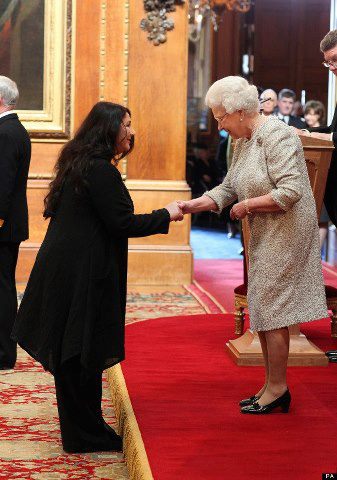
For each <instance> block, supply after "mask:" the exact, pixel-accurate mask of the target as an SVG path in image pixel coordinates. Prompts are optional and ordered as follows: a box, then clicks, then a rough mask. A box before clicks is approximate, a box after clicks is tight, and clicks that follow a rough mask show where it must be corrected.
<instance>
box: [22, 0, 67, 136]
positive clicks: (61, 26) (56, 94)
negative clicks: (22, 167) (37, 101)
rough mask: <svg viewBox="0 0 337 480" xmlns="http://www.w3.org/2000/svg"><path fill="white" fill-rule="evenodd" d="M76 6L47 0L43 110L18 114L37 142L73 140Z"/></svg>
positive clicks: (62, 0) (45, 1)
mask: <svg viewBox="0 0 337 480" xmlns="http://www.w3.org/2000/svg"><path fill="white" fill-rule="evenodd" d="M74 4H75V0H44V54H43V55H44V59H43V107H42V109H40V110H19V109H18V110H16V112H17V113H18V115H19V118H20V120H21V121H22V123H23V125H24V126H25V127H26V129H27V130H28V131H29V133H30V136H31V137H32V139H34V138H35V139H37V141H40V140H42V141H48V140H50V141H52V142H55V141H57V140H58V139H59V141H65V140H66V139H68V138H69V137H70V133H71V71H72V65H71V59H72V57H73V55H72V37H73V35H72V32H73V24H74V18H73V17H74V15H73V8H74Z"/></svg>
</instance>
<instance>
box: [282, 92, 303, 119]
mask: <svg viewBox="0 0 337 480" xmlns="http://www.w3.org/2000/svg"><path fill="white" fill-rule="evenodd" d="M295 100H296V94H295V92H294V91H293V90H290V89H289V88H283V89H282V90H281V91H280V92H279V94H278V102H277V106H278V111H277V117H278V118H279V119H280V120H282V122H284V123H286V124H287V125H289V126H290V127H295V128H305V123H304V122H303V121H302V120H301V119H300V118H299V117H295V116H294V115H292V114H291V112H292V110H293V108H294V104H295Z"/></svg>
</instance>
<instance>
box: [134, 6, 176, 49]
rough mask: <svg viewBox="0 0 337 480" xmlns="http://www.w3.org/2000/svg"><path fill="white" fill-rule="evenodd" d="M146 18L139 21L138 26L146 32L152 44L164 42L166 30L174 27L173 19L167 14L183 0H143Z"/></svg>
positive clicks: (156, 44)
mask: <svg viewBox="0 0 337 480" xmlns="http://www.w3.org/2000/svg"><path fill="white" fill-rule="evenodd" d="M143 1H144V10H145V12H147V15H146V18H143V19H142V20H141V22H140V28H141V29H142V30H145V31H146V32H148V36H147V38H148V39H149V40H150V42H152V43H153V45H155V46H158V45H160V44H161V43H165V42H166V40H167V38H166V35H167V32H168V31H169V30H173V29H174V21H173V20H172V18H170V17H168V16H167V14H168V13H170V12H174V11H175V10H176V5H183V4H184V3H185V0H143Z"/></svg>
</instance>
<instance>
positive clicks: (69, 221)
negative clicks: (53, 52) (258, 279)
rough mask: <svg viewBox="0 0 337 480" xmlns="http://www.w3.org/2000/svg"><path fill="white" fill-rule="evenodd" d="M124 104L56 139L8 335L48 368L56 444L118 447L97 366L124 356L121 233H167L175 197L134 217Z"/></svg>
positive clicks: (175, 215) (109, 106)
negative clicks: (33, 254)
mask: <svg viewBox="0 0 337 480" xmlns="http://www.w3.org/2000/svg"><path fill="white" fill-rule="evenodd" d="M134 134H135V132H134V130H133V128H132V126H131V113H130V110H129V109H128V108H126V107H124V106H122V105H118V104H115V103H110V102H98V103H97V104H96V105H94V107H93V108H92V110H91V111H90V112H89V114H88V116H87V117H86V118H85V119H84V121H83V123H82V125H81V126H80V127H79V129H78V131H77V132H76V134H75V136H74V138H73V139H72V140H70V141H69V142H68V143H66V144H65V146H64V147H63V149H62V150H61V153H60V155H59V158H58V160H57V163H56V166H55V173H56V175H55V179H54V180H53V181H52V182H51V184H50V187H49V192H48V194H47V196H46V198H45V209H44V217H45V218H48V219H50V222H49V225H48V230H47V233H46V236H45V238H44V240H43V242H42V245H41V248H40V250H39V252H38V255H37V258H36V261H35V264H34V267H33V270H32V272H31V275H30V278H29V281H28V284H27V288H26V290H25V293H24V296H23V299H22V302H21V305H20V308H19V312H18V315H17V317H16V321H15V324H14V328H13V333H12V336H13V339H15V340H16V341H18V343H19V344H20V346H21V347H22V348H23V349H24V350H26V352H28V353H29V354H30V355H31V356H32V357H33V358H35V359H36V360H37V361H38V362H40V363H41V364H42V366H43V367H44V368H45V370H48V371H49V372H51V373H52V374H53V375H54V382H55V388H56V399H57V407H58V412H59V420H60V427H61V437H62V444H63V448H64V450H65V451H66V452H69V453H85V452H96V451H108V450H121V448H122V439H121V438H120V437H119V435H117V434H116V433H115V431H114V430H113V429H112V428H111V427H110V426H109V425H108V424H107V423H106V422H105V421H104V419H103V417H102V410H101V400H102V372H103V370H105V369H106V368H109V367H111V366H113V365H116V364H117V363H119V362H121V361H122V360H123V359H124V356H125V350H124V335H125V308H126V281H127V257H128V239H129V238H130V237H144V236H148V235H154V234H158V233H162V234H166V233H168V230H169V225H170V222H171V221H175V220H182V218H183V215H182V212H181V210H180V209H179V207H178V205H177V202H172V203H170V204H168V205H167V206H166V207H165V208H161V209H158V210H154V211H153V212H152V213H148V214H137V215H136V214H135V213H134V206H133V202H132V199H131V197H130V195H129V192H128V190H127V188H126V186H125V184H124V182H123V180H122V176H121V174H120V172H119V170H118V169H117V165H118V162H119V161H120V160H121V158H123V157H124V156H125V155H126V154H128V153H130V151H131V150H132V147H133V143H134Z"/></svg>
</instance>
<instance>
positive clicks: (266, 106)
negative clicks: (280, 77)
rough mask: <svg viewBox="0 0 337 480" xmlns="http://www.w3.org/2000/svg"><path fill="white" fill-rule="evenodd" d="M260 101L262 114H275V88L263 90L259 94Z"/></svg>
mask: <svg viewBox="0 0 337 480" xmlns="http://www.w3.org/2000/svg"><path fill="white" fill-rule="evenodd" d="M268 99H270V100H268ZM260 103H261V108H262V113H263V115H266V116H268V115H275V109H276V107H277V93H276V92H275V90H273V89H272V88H267V90H264V91H263V92H262V93H261V95H260Z"/></svg>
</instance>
